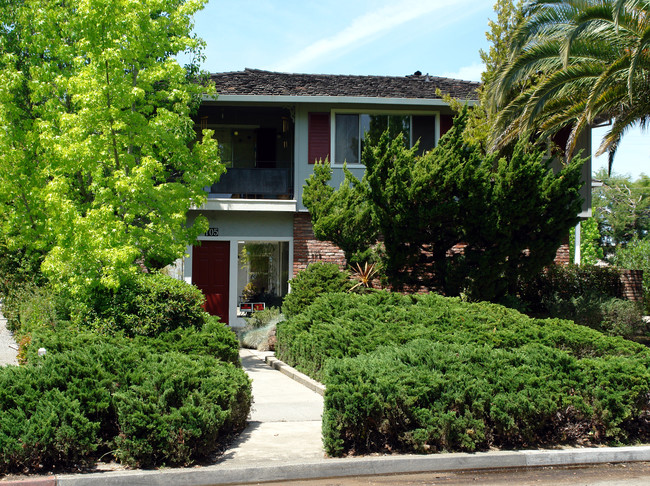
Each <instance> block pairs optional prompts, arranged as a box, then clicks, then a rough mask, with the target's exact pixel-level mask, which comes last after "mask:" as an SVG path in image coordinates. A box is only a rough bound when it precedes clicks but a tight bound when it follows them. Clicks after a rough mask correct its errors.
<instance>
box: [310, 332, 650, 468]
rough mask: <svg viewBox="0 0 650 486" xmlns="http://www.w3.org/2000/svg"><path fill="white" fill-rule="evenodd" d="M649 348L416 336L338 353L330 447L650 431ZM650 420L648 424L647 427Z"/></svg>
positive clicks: (411, 447) (453, 444) (330, 368)
mask: <svg viewBox="0 0 650 486" xmlns="http://www.w3.org/2000/svg"><path fill="white" fill-rule="evenodd" d="M649 363H650V360H649V359H648V355H647V354H645V355H643V356H636V357H633V358H630V357H626V358H621V357H604V358H589V359H584V360H579V359H577V358H575V357H574V356H571V355H570V354H568V353H566V352H564V351H562V350H559V349H553V348H550V347H548V346H544V345H540V344H527V345H524V346H522V347H520V348H515V349H494V348H492V347H491V346H488V345H481V344H453V343H435V342H431V341H428V340H415V341H413V342H411V343H409V344H406V345H403V346H393V347H382V348H379V349H378V350H377V351H375V352H373V353H371V354H366V355H362V356H358V357H356V358H344V359H340V360H331V361H329V362H328V365H327V369H326V373H325V385H326V392H325V412H324V416H323V441H324V446H325V450H326V452H327V453H328V454H330V455H333V456H338V455H342V454H348V453H355V454H363V453H372V452H384V453H385V452H437V451H474V450H486V449H488V448H490V447H506V448H509V447H538V446H540V445H547V444H552V445H557V444H561V443H576V442H578V443H589V444H593V443H601V442H612V441H617V442H630V441H634V440H639V439H640V440H647V439H648V438H650V434H649V433H648V427H647V425H648V423H647V422H648V420H647V417H646V415H647V409H648V406H649V405H650V403H649V400H648V391H649V390H650V372H649V371H648V364H649ZM640 422H644V425H645V427H639V424H640Z"/></svg>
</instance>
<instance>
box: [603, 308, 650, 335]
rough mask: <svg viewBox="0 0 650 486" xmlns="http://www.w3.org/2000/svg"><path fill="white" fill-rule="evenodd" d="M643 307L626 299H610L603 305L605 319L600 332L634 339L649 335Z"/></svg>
mask: <svg viewBox="0 0 650 486" xmlns="http://www.w3.org/2000/svg"><path fill="white" fill-rule="evenodd" d="M641 309H642V305H641V304H639V303H637V302H632V301H629V300H624V299H609V300H607V301H605V302H604V303H603V305H602V313H603V317H602V320H601V323H600V330H601V331H603V332H604V333H606V334H610V335H613V336H623V337H625V338H632V337H634V336H638V335H642V334H647V332H648V328H647V326H646V324H645V323H644V322H643V315H642V313H641Z"/></svg>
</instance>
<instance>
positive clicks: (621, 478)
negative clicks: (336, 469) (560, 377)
mask: <svg viewBox="0 0 650 486" xmlns="http://www.w3.org/2000/svg"><path fill="white" fill-rule="evenodd" d="M253 484H259V483H251V485H250V486H252V485H253ZM263 484H264V486H277V485H281V484H282V485H286V486H388V485H399V486H402V485H403V486H465V485H485V486H529V485H530V486H569V485H570V486H650V463H647V462H640V463H627V464H599V465H595V466H588V467H577V466H571V467H544V468H535V469H525V470H521V469H520V470H517V469H511V470H504V469H501V470H489V471H478V472H477V471H460V472H449V473H421V474H400V475H385V476H363V477H349V478H334V479H315V480H310V481H282V482H273V483H263Z"/></svg>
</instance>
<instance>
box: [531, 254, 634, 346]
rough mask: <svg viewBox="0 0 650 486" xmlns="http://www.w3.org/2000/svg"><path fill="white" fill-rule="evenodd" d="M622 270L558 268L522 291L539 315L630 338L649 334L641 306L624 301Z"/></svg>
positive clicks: (542, 274) (590, 266)
mask: <svg viewBox="0 0 650 486" xmlns="http://www.w3.org/2000/svg"><path fill="white" fill-rule="evenodd" d="M621 292H622V288H621V280H620V274H619V270H618V269H617V268H614V267H597V266H593V265H580V266H578V265H554V266H551V267H549V268H547V269H545V270H544V272H542V273H540V274H539V275H537V276H536V277H535V278H534V279H531V280H530V281H528V282H526V283H525V284H523V285H522V287H521V289H520V297H521V300H522V301H523V302H524V303H525V304H526V307H527V309H528V311H530V312H531V313H533V314H535V315H541V316H545V317H546V316H549V317H559V318H561V319H570V320H572V321H574V322H576V323H577V324H582V325H584V326H589V327H591V328H593V329H597V330H599V331H602V332H604V333H606V334H611V335H617V336H623V337H626V338H630V337H634V336H638V335H639V334H642V333H643V332H644V331H645V326H644V324H643V321H642V319H641V317H642V315H641V306H640V305H639V304H638V303H636V302H631V301H628V300H624V299H621V297H622V293H621Z"/></svg>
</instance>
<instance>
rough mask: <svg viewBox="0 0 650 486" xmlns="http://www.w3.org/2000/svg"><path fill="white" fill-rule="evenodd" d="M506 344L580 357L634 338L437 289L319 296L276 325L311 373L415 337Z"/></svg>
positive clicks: (287, 352) (631, 351) (283, 349)
mask: <svg viewBox="0 0 650 486" xmlns="http://www.w3.org/2000/svg"><path fill="white" fill-rule="evenodd" d="M420 338H421V339H427V340H430V341H432V342H441V343H456V344H479V345H489V346H492V347H495V348H503V349H511V348H518V347H521V346H524V345H526V344H528V343H537V344H540V345H544V346H549V347H552V348H557V349H562V350H564V351H565V352H567V353H568V354H570V355H572V356H575V357H578V358H583V357H600V356H607V355H621V356H635V355H638V354H643V353H644V352H646V348H644V347H643V346H641V345H638V344H635V343H633V342H630V341H626V340H624V339H622V338H614V337H607V336H605V335H603V334H601V333H599V332H597V331H595V330H593V329H589V328H588V327H584V326H576V325H575V324H574V323H573V322H570V321H566V320H560V319H533V318H530V317H528V316H525V315H523V314H520V313H519V312H517V311H515V310H512V309H508V308H506V307H503V306H500V305H496V304H488V303H485V302H482V303H467V302H462V301H460V300H459V299H458V298H445V297H441V296H439V295H436V294H426V295H401V294H397V293H392V292H387V291H374V292H372V293H369V294H363V295H360V294H349V293H336V294H326V295H323V296H321V297H318V298H317V299H316V300H315V301H314V303H313V304H312V305H311V306H309V307H308V308H306V309H305V310H304V311H303V312H302V313H301V314H299V315H296V316H293V317H291V318H289V319H288V320H287V321H286V322H283V323H281V324H280V325H278V329H277V345H276V355H277V356H278V358H279V359H281V360H282V361H284V362H286V363H288V364H290V365H292V366H295V367H296V368H298V369H299V370H300V371H302V372H304V373H306V374H308V375H309V376H311V377H313V378H314V379H317V380H323V378H324V375H323V369H324V367H325V363H326V362H327V361H328V360H329V359H332V358H333V359H340V358H343V357H354V356H358V355H361V354H365V353H369V352H372V351H374V350H375V349H377V348H378V347H379V346H384V345H401V344H404V343H407V342H410V341H413V340H415V339H420Z"/></svg>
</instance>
